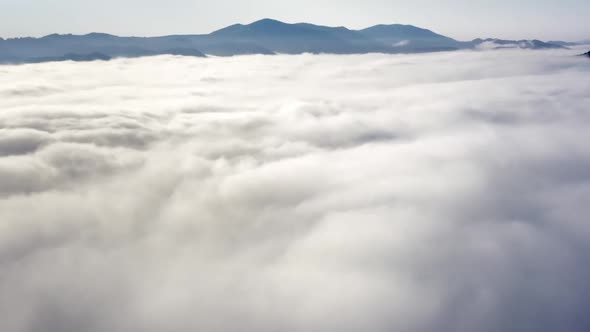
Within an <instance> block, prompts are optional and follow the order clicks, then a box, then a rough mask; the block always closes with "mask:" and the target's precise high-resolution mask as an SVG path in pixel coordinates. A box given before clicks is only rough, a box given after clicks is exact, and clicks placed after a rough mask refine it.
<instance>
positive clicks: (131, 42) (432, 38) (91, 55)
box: [0, 19, 574, 63]
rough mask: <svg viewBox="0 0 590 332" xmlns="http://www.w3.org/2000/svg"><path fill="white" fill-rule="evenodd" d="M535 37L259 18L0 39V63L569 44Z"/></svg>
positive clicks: (382, 51) (498, 47)
mask: <svg viewBox="0 0 590 332" xmlns="http://www.w3.org/2000/svg"><path fill="white" fill-rule="evenodd" d="M573 45H574V44H573V43H567V42H542V41H539V40H518V41H517V40H501V39H475V40H472V41H457V40H455V39H452V38H449V37H446V36H443V35H440V34H437V33H434V32H432V31H430V30H427V29H422V28H418V27H415V26H412V25H401V24H392V25H376V26H373V27H370V28H367V29H363V30H350V29H347V28H345V27H327V26H320V25H313V24H308V23H297V24H288V23H283V22H280V21H276V20H271V19H263V20H260V21H256V22H254V23H251V24H248V25H243V24H235V25H231V26H228V27H226V28H223V29H221V30H217V31H214V32H212V33H210V34H206V35H173V36H162V37H119V36H114V35H109V34H104V33H91V34H87V35H71V34H68V35H58V34H52V35H48V36H45V37H42V38H12V39H2V38H0V63H34V62H45V61H67V60H72V61H93V60H108V59H111V58H114V57H139V56H148V55H160V54H173V55H185V56H198V57H203V56H205V54H207V55H214V56H232V55H243V54H277V53H282V54H301V53H330V54H362V53H421V52H439V51H453V50H461V49H502V48H526V49H552V48H567V47H568V46H573Z"/></svg>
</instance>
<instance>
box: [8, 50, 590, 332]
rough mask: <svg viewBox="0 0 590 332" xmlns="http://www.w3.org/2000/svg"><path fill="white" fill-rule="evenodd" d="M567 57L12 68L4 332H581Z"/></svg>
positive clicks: (587, 149)
mask: <svg viewBox="0 0 590 332" xmlns="http://www.w3.org/2000/svg"><path fill="white" fill-rule="evenodd" d="M572 53H574V54H575V53H576V52H572V51H514V50H512V51H490V52H455V53H437V54H426V55H397V56H396V55H362V56H331V55H301V56H240V57H232V58H208V59H200V58H184V57H172V56H161V57H150V58H141V59H118V60H113V61H110V62H91V63H71V62H64V63H46V64H37V65H20V66H0V330H1V331H7V332H9V331H11V332H80V331H84V332H86V331H87V332H104V331H109V332H129V331H146V332H161V331H166V332H177V331H178V332H181V331H182V332H185V331H203V332H206V331H221V332H226V331H229V332H233V331H244V332H251V331H268V332H276V331H317V332H330V331H396V332H418V331H420V332H424V331H429V332H430V331H432V332H435V331H436V332H440V331H460V332H461V331H464V332H473V331H477V332H487V331H489V332H497V331H503V332H507V331H515V332H524V331H535V332H538V331H552V332H553V331H568V332H573V331H588V330H590V316H589V315H588V308H589V307H590V287H589V280H590V265H589V264H588V262H590V219H589V218H590V217H589V216H590V143H589V142H590V61H589V60H588V59H586V58H582V57H574V56H571V55H572Z"/></svg>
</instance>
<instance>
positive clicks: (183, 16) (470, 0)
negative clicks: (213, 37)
mask: <svg viewBox="0 0 590 332" xmlns="http://www.w3.org/2000/svg"><path fill="white" fill-rule="evenodd" d="M589 13H590V1H588V0H561V1H553V0H536V1H533V0H519V1H514V0H493V1H492V0H449V1H444V2H443V1H439V0H413V1H407V0H298V1H290V2H285V1H276V0H246V1H235V0H216V1H203V0H167V1H161V0H102V1H82V0H53V1H46V0H0V36H2V37H16V36H29V35H31V36H42V35H46V34H50V33H77V34H79V33H87V32H93V31H100V32H109V33H114V34H119V35H142V36H143V35H165V34H181V33H184V34H189V33H208V32H211V31H213V30H216V29H218V28H221V27H224V26H226V25H229V24H233V23H236V22H240V23H249V22H252V21H255V20H257V19H260V18H265V17H270V18H275V19H279V20H283V21H286V22H293V23H294V22H302V21H305V22H310V23H316V24H325V25H344V26H347V27H349V28H364V27H367V26H371V25H374V24H378V23H404V24H413V25H418V26H421V27H425V28H429V29H431V30H434V31H436V32H439V33H442V34H445V35H448V36H451V37H454V38H457V39H473V38H476V37H497V38H511V39H520V38H539V39H568V40H579V39H588V38H590V23H588V20H587V17H586V16H587V15H588V14H589Z"/></svg>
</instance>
